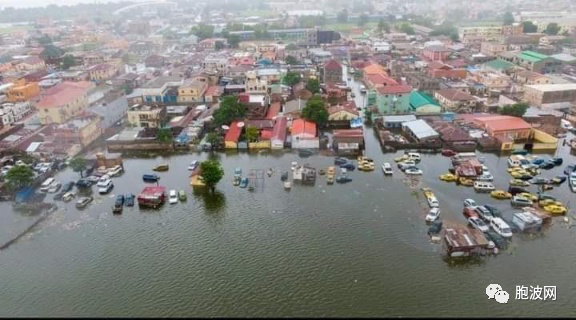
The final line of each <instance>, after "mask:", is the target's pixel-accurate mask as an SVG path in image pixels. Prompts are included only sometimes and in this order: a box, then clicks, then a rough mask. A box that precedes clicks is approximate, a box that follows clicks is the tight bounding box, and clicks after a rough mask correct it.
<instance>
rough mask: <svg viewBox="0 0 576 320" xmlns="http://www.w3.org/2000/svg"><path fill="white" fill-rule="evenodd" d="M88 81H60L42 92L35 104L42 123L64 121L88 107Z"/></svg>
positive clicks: (89, 86)
mask: <svg viewBox="0 0 576 320" xmlns="http://www.w3.org/2000/svg"><path fill="white" fill-rule="evenodd" d="M92 86H93V84H91V83H89V82H68V81H65V82H61V83H59V84H57V85H55V86H54V87H52V88H50V89H47V90H46V91H44V92H43V93H42V98H41V99H40V101H39V102H38V103H37V104H36V108H37V109H38V116H39V118H40V122H41V123H42V124H51V123H60V124H62V123H65V122H66V121H68V120H69V119H72V118H73V117H75V116H77V115H79V114H80V113H82V112H84V109H86V107H88V91H89V89H90V88H91V87H92Z"/></svg>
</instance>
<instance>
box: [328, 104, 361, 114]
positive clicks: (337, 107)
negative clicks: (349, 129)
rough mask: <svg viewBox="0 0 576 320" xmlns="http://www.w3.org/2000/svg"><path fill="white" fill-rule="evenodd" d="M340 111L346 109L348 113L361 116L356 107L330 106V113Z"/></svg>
mask: <svg viewBox="0 0 576 320" xmlns="http://www.w3.org/2000/svg"><path fill="white" fill-rule="evenodd" d="M340 111H346V112H348V113H351V114H353V115H355V116H359V113H358V111H357V110H356V108H350V107H348V106H346V105H336V106H332V107H330V108H328V114H334V113H337V112H340Z"/></svg>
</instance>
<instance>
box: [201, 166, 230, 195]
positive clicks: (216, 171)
mask: <svg viewBox="0 0 576 320" xmlns="http://www.w3.org/2000/svg"><path fill="white" fill-rule="evenodd" d="M200 170H201V172H202V173H201V175H202V180H203V181H204V183H205V184H206V187H208V188H209V189H210V190H211V191H212V192H214V190H216V185H217V184H218V182H220V180H222V178H223V177H224V170H223V169H222V167H221V166H220V162H218V161H214V160H206V161H202V163H200Z"/></svg>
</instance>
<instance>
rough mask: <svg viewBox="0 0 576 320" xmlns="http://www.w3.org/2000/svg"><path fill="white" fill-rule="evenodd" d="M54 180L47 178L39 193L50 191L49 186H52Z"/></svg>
mask: <svg viewBox="0 0 576 320" xmlns="http://www.w3.org/2000/svg"><path fill="white" fill-rule="evenodd" d="M54 181H55V180H54V178H48V179H46V181H44V182H42V185H41V186H40V191H42V192H48V189H50V186H51V185H52V183H54Z"/></svg>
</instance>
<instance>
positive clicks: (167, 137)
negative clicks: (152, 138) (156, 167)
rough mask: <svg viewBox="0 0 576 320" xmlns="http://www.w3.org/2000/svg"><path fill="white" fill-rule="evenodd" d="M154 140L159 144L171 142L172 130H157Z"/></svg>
mask: <svg viewBox="0 0 576 320" xmlns="http://www.w3.org/2000/svg"><path fill="white" fill-rule="evenodd" d="M156 140H158V141H160V142H168V141H172V130H170V128H158V131H157V132H156Z"/></svg>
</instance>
